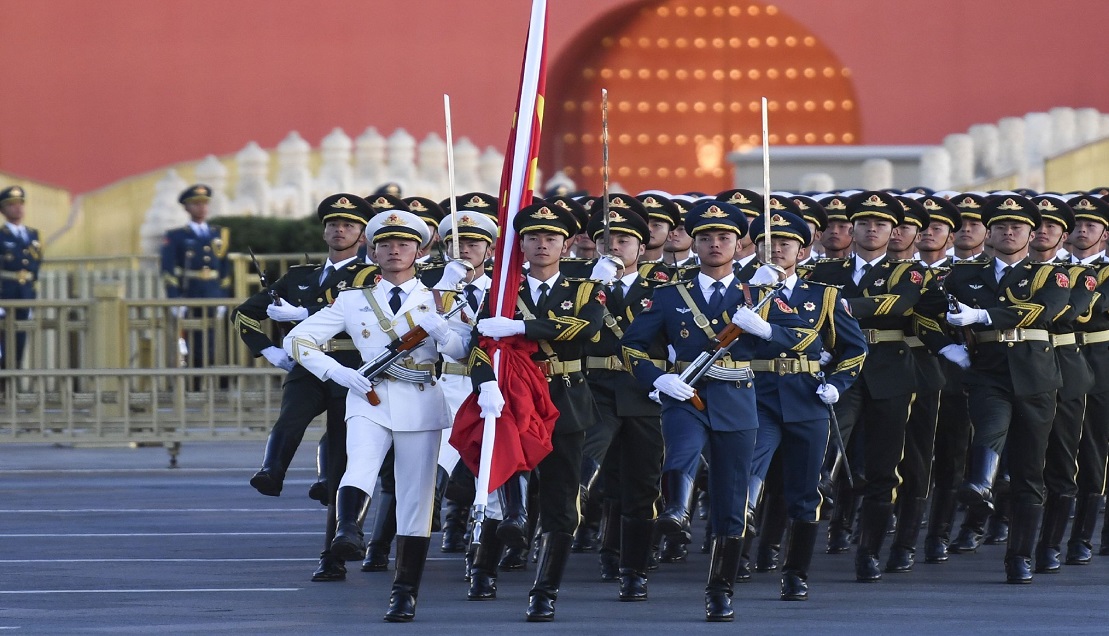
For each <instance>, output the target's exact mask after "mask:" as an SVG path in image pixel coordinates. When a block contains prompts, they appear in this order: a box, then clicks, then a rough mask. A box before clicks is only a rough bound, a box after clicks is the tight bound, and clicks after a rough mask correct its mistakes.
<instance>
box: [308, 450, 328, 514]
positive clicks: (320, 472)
mask: <svg viewBox="0 0 1109 636" xmlns="http://www.w3.org/2000/svg"><path fill="white" fill-rule="evenodd" d="M327 496H328V492H327V434H326V433H325V434H324V436H323V437H321V438H320V443H319V444H318V445H317V446H316V483H314V484H312V485H311V486H309V487H308V498H309V499H313V500H315V501H318V502H320V503H321V504H323V505H325V506H326V505H327Z"/></svg>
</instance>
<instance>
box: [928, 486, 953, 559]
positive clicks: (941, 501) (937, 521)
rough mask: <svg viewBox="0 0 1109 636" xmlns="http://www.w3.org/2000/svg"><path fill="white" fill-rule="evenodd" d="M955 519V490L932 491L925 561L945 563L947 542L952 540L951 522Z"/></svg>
mask: <svg viewBox="0 0 1109 636" xmlns="http://www.w3.org/2000/svg"><path fill="white" fill-rule="evenodd" d="M954 521H955V491H954V490H936V491H933V492H932V510H931V512H930V513H928V534H927V535H926V536H925V537H924V562H925V563H943V562H944V561H946V560H947V558H948V557H947V544H948V543H949V542H950V540H951V524H952V523H954Z"/></svg>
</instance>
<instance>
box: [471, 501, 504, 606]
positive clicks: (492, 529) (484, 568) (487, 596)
mask: <svg viewBox="0 0 1109 636" xmlns="http://www.w3.org/2000/svg"><path fill="white" fill-rule="evenodd" d="M498 523H500V522H499V521H497V520H496V519H486V520H485V521H483V522H481V545H480V546H478V549H477V553H476V554H475V555H474V564H473V566H472V567H471V568H470V591H469V592H468V593H467V594H466V598H468V599H470V600H471V601H489V600H492V599H495V598H497V562H498V561H500V558H501V550H502V549H503V548H504V544H502V543H501V540H500V539H498V538H497V524H498Z"/></svg>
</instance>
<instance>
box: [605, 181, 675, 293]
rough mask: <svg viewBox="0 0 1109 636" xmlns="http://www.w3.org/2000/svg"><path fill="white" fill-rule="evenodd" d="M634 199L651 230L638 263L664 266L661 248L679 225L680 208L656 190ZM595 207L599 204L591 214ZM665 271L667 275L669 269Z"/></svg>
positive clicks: (663, 193) (667, 196)
mask: <svg viewBox="0 0 1109 636" xmlns="http://www.w3.org/2000/svg"><path fill="white" fill-rule="evenodd" d="M609 196H612V195H609ZM635 198H636V199H638V200H639V202H640V203H642V204H643V207H644V208H646V210H647V226H648V227H649V228H650V230H651V236H650V238H649V239H647V243H646V244H645V245H644V246H643V257H642V258H640V259H639V262H640V263H643V264H647V263H659V264H661V265H665V263H664V262H663V248H665V247H666V239H667V238H669V236H670V231H671V230H673V229H674V228H675V227H677V226H678V224H679V223H681V208H679V207H678V205H677V204H676V203H674V202H673V201H671V200H670V197H669V195H667V194H666V193H665V192H660V191H657V190H649V191H647V192H642V193H640V194H638V195H636V197H635ZM597 205H600V204H599V203H598V204H596V205H594V207H593V209H592V210H591V212H596V211H597ZM666 271H667V273H669V268H667V269H666Z"/></svg>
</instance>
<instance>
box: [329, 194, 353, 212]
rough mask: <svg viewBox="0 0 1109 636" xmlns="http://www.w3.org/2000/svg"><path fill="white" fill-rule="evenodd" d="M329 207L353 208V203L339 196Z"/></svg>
mask: <svg viewBox="0 0 1109 636" xmlns="http://www.w3.org/2000/svg"><path fill="white" fill-rule="evenodd" d="M331 207H333V208H337V209H339V210H353V209H354V204H353V203H351V202H350V200H349V199H347V198H346V197H339V200H338V201H336V202H335V203H332V204H331Z"/></svg>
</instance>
